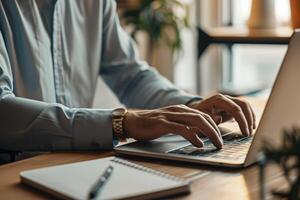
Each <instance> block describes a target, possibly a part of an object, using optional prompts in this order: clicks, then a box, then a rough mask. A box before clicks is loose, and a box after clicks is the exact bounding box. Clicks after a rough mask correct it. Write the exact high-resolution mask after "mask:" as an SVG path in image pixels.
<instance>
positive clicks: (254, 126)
mask: <svg viewBox="0 0 300 200" xmlns="http://www.w3.org/2000/svg"><path fill="white" fill-rule="evenodd" d="M250 109H251V113H252V118H253V129H256V116H255V113H254V111H253V108H252V107H251V106H250Z"/></svg>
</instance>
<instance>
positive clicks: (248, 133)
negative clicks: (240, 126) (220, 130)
mask: <svg viewBox="0 0 300 200" xmlns="http://www.w3.org/2000/svg"><path fill="white" fill-rule="evenodd" d="M246 130H247V131H246V134H247V136H250V131H249V129H248V128H247V129H246Z"/></svg>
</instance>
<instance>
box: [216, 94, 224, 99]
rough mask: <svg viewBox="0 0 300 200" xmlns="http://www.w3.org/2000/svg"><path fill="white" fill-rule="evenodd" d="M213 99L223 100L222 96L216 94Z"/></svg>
mask: <svg viewBox="0 0 300 200" xmlns="http://www.w3.org/2000/svg"><path fill="white" fill-rule="evenodd" d="M214 97H215V98H216V99H223V98H224V95H223V94H220V93H218V94H216V95H215V96H214Z"/></svg>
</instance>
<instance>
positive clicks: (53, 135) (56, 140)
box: [0, 33, 113, 151]
mask: <svg viewBox="0 0 300 200" xmlns="http://www.w3.org/2000/svg"><path fill="white" fill-rule="evenodd" d="M112 145H113V138H112V127H111V111H110V110H102V109H86V108H68V107H66V106H63V105H62V104H57V103H45V102H41V101H36V100H31V99H27V98H21V97H16V96H15V95H14V93H13V78H12V72H11V67H10V61H9V57H8V53H7V51H6V48H5V43H4V40H3V36H2V33H1V34H0V149H5V150H12V151H61V150H106V149H112Z"/></svg>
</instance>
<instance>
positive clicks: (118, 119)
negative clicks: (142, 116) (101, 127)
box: [112, 108, 127, 141]
mask: <svg viewBox="0 0 300 200" xmlns="http://www.w3.org/2000/svg"><path fill="white" fill-rule="evenodd" d="M126 114H127V109H126V108H117V109H115V110H113V111H112V127H113V132H114V136H115V137H117V138H118V139H120V140H123V141H124V140H125V141H126V135H125V132H124V128H123V120H124V117H125V115H126Z"/></svg>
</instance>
